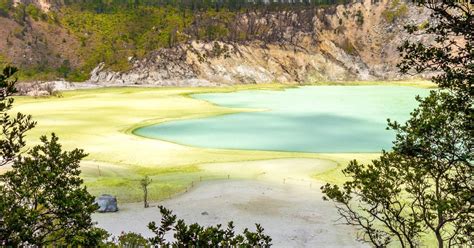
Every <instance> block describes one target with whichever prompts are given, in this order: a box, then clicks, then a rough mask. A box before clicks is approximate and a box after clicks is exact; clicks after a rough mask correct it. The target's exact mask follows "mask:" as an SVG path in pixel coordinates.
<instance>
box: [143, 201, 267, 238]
mask: <svg viewBox="0 0 474 248" xmlns="http://www.w3.org/2000/svg"><path fill="white" fill-rule="evenodd" d="M159 209H160V212H161V215H162V217H161V225H160V226H159V227H158V226H156V223H155V222H151V223H150V224H149V225H148V228H149V229H150V230H151V231H152V232H153V233H154V234H155V235H156V236H155V237H153V238H151V239H150V243H151V245H153V246H155V247H270V246H271V241H272V239H271V238H270V236H268V235H265V234H264V229H263V228H262V227H261V226H260V225H259V224H256V228H257V230H256V232H251V231H249V230H248V229H247V228H246V229H245V230H244V232H243V234H237V235H236V234H235V231H234V225H233V223H232V222H229V223H228V225H227V228H226V229H223V228H222V226H221V225H217V226H209V227H204V226H200V225H199V224H197V223H195V224H191V225H188V224H186V223H185V222H184V220H181V219H180V220H178V219H177V217H176V215H173V213H172V212H171V211H170V210H168V209H166V208H164V207H163V206H160V207H159ZM170 232H171V233H173V237H174V239H175V240H174V241H172V242H168V241H166V239H165V236H166V235H167V234H169V233H170Z"/></svg>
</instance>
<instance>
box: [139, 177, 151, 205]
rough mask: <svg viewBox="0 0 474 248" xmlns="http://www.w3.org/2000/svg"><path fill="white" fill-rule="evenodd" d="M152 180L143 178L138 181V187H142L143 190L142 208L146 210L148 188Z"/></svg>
mask: <svg viewBox="0 0 474 248" xmlns="http://www.w3.org/2000/svg"><path fill="white" fill-rule="evenodd" d="M151 182H152V180H151V179H150V178H149V177H148V176H145V177H144V178H143V179H142V180H140V186H141V187H142V190H143V206H144V207H145V208H148V207H149V205H148V186H149V185H150V184H151Z"/></svg>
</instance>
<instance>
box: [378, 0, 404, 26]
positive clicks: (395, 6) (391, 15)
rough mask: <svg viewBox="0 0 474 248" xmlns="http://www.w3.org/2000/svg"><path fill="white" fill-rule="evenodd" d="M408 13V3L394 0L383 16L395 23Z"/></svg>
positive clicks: (389, 21)
mask: <svg viewBox="0 0 474 248" xmlns="http://www.w3.org/2000/svg"><path fill="white" fill-rule="evenodd" d="M407 13H408V6H407V5H406V3H400V0H394V1H393V2H392V4H391V5H390V7H389V8H388V9H386V10H385V11H384V12H383V13H382V16H383V17H384V18H385V20H386V21H387V22H388V23H393V22H395V21H396V20H398V19H399V18H401V17H404V16H406V15H407Z"/></svg>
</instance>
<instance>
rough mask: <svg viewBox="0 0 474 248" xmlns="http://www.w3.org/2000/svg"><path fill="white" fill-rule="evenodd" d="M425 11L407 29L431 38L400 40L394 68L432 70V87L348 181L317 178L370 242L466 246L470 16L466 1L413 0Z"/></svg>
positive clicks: (349, 172)
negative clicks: (422, 25)
mask: <svg viewBox="0 0 474 248" xmlns="http://www.w3.org/2000/svg"><path fill="white" fill-rule="evenodd" d="M420 3H421V4H423V5H424V6H426V7H427V8H429V9H431V10H432V16H431V22H430V26H429V27H428V28H427V29H424V30H418V28H417V27H415V26H409V27H407V28H408V30H409V32H411V33H415V32H419V33H428V34H431V35H434V36H435V43H434V44H423V43H421V42H419V43H410V42H408V41H407V42H405V43H404V44H403V45H402V46H401V47H400V51H401V52H403V61H402V63H401V64H400V65H399V66H400V69H401V71H402V72H423V71H433V72H437V75H436V76H435V77H433V78H432V81H433V82H435V83H437V84H438V86H439V89H438V90H433V91H431V92H430V95H429V96H428V97H426V98H425V99H421V98H418V101H419V102H420V105H419V107H418V108H417V109H415V110H414V111H413V112H412V113H411V118H410V119H409V120H408V121H407V122H406V123H405V124H403V125H402V124H399V123H397V122H389V127H390V128H391V129H393V130H395V131H396V133H397V135H396V139H395V141H394V146H393V150H392V151H390V152H385V151H384V152H383V154H382V156H381V157H380V158H379V159H377V160H374V161H373V162H372V164H368V165H362V164H359V163H358V162H357V161H352V162H351V163H350V164H349V165H348V167H347V168H346V169H344V170H343V172H344V174H345V175H346V176H349V177H350V178H351V180H350V181H348V182H346V183H344V184H343V185H342V186H339V185H330V184H327V185H325V186H324V187H323V188H322V189H323V192H324V193H325V195H326V196H325V199H331V200H333V201H334V202H336V207H337V209H338V211H339V213H340V215H341V216H342V217H343V219H344V220H345V222H346V223H348V224H350V225H354V226H357V227H359V228H360V229H361V234H362V240H364V241H367V242H370V243H372V244H373V245H375V246H377V247H386V246H387V245H389V244H390V243H392V242H396V243H398V245H400V246H401V247H418V246H420V245H421V242H422V241H423V236H424V235H426V234H428V235H430V236H431V237H434V238H435V239H436V241H437V247H445V246H449V247H451V246H466V247H470V246H472V245H473V240H472V223H473V222H474V214H473V212H474V211H473V210H474V209H473V206H472V204H473V201H472V199H474V194H473V192H474V188H473V182H474V178H473V174H474V173H473V166H472V161H474V155H473V151H472V147H473V140H474V139H473V130H474V129H473V125H474V120H473V116H474V115H473V109H472V106H473V100H472V83H473V81H474V51H473V45H474V40H473V35H474V30H473V28H474V25H473V24H474V19H473V15H472V10H471V8H470V7H469V5H468V4H467V3H463V2H458V1H429V2H420Z"/></svg>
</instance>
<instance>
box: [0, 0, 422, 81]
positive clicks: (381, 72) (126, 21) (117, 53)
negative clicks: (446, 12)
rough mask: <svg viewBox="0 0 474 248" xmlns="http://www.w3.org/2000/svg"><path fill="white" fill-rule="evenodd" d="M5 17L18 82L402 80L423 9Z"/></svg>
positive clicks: (262, 5) (167, 8)
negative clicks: (403, 52)
mask: <svg viewBox="0 0 474 248" xmlns="http://www.w3.org/2000/svg"><path fill="white" fill-rule="evenodd" d="M0 16H1V17H0V34H1V35H2V37H6V39H4V40H2V41H0V60H1V61H2V62H3V63H11V64H13V65H16V66H20V67H22V68H23V72H22V75H21V77H20V78H21V79H22V80H57V79H61V78H64V79H66V80H67V81H85V80H90V81H93V82H108V83H144V84H161V85H169V84H172V82H173V83H174V82H178V83H177V84H184V85H194V84H199V85H202V84H206V85H207V84H216V83H217V82H219V83H235V82H240V83H260V82H308V81H315V80H371V79H398V78H399V77H400V75H399V74H398V73H397V70H396V68H395V64H396V63H397V61H398V51H397V50H396V47H397V45H399V44H400V41H401V40H403V39H404V38H406V37H407V34H406V33H404V31H403V26H404V25H405V24H407V23H413V22H415V23H416V22H420V21H419V20H422V19H423V18H422V17H423V16H426V13H425V11H424V10H423V9H421V8H417V7H414V6H412V5H410V4H408V3H405V2H403V1H398V0H395V1H386V0H385V1H380V2H378V1H376V2H374V1H365V2H359V1H354V2H353V1H327V0H324V1H321V0H308V1H302V2H297V3H291V2H286V1H275V2H265V1H256V2H255V1H252V2H249V1H246V0H229V1H207V0H201V1H194V0H183V1H164V0H160V1H150V0H148V1H139V0H135V1H123V0H113V1H102V0H94V1H92V0H86V1H48V0H22V1H12V0H0ZM419 25H421V26H422V25H426V23H421V22H420V23H419ZM422 38H424V39H428V38H427V37H422ZM91 72H92V74H91Z"/></svg>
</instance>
